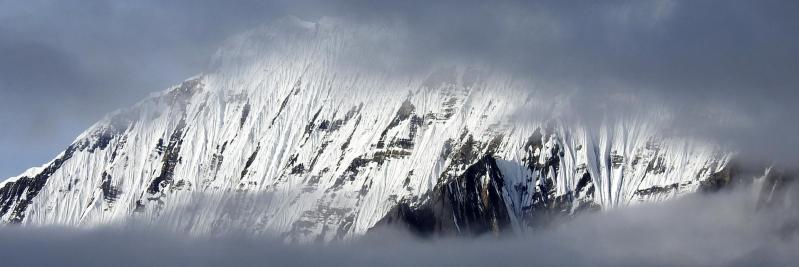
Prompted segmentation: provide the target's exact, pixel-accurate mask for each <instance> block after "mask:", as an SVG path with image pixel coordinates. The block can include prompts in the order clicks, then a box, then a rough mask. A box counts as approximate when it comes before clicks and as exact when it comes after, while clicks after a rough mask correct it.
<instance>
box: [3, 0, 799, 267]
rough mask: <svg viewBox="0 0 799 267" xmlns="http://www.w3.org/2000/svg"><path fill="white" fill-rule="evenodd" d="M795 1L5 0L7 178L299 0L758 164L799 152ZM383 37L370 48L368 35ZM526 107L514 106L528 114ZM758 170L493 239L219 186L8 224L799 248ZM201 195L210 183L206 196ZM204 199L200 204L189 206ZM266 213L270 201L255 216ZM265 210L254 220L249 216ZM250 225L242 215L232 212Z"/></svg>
mask: <svg viewBox="0 0 799 267" xmlns="http://www.w3.org/2000/svg"><path fill="white" fill-rule="evenodd" d="M797 13H799V2H796V1H669V0H661V1H606V2H596V3H585V2H583V1H575V2H570V1H558V2H554V1H552V2H531V1H491V2H485V1H436V2H430V1H414V0H411V1H397V2H394V3H386V2H369V3H366V2H363V1H321V0H320V1H268V2H264V1H249V0H244V1H236V2H235V3H230V2H229V1H213V0H200V1H189V0H185V1H184V0H179V1H170V2H169V3H163V2H160V1H149V0H145V1H135V2H118V1H100V0H88V1H52V0H34V1H10V0H0V147H2V148H3V149H0V179H4V178H5V177H10V176H13V175H17V174H19V173H20V172H22V171H23V170H24V169H26V168H28V167H32V166H38V165H41V164H43V163H45V162H47V161H48V160H50V159H52V158H53V157H54V156H55V155H56V154H58V153H59V152H60V151H61V150H62V149H63V148H64V147H66V146H67V145H68V144H69V143H70V141H72V139H73V138H74V137H75V136H77V135H78V134H79V133H80V132H81V131H83V130H84V129H86V128H87V127H88V126H90V125H91V124H92V123H93V122H95V121H97V120H99V119H100V118H102V116H103V115H104V114H106V113H108V112H111V111H113V110H116V109H119V108H122V107H125V106H129V105H131V104H133V103H135V102H137V101H138V100H140V99H142V98H144V97H145V96H146V95H147V94H148V93H150V92H154V91H159V90H163V89H165V88H167V87H168V86H170V85H173V84H177V83H179V82H180V81H182V80H184V79H185V78H187V77H190V76H192V75H195V74H197V73H201V72H205V71H209V70H211V69H212V68H211V65H212V64H211V61H212V60H211V56H212V55H213V54H214V52H215V51H216V50H217V49H218V48H219V47H221V46H222V45H223V44H224V43H225V40H227V39H228V38H230V37H231V36H234V35H236V34H237V33H241V32H244V31H247V30H250V29H253V28H255V27H259V26H262V25H270V24H272V23H274V22H275V21H277V20H280V19H282V18H286V17H287V16H296V17H298V18H300V19H303V20H307V21H311V22H317V21H320V20H322V19H324V18H338V19H342V20H344V21H347V23H350V24H351V25H366V26H374V25H382V26H385V27H389V28H391V29H392V30H393V31H395V32H396V33H397V35H395V36H393V38H392V39H391V45H390V46H383V44H385V42H380V40H378V41H377V42H375V43H371V44H369V43H364V47H359V48H358V51H359V52H364V53H363V54H360V55H359V56H360V57H362V58H378V59H381V58H390V59H392V60H391V61H390V62H391V64H392V65H391V66H380V64H382V63H384V62H368V63H367V64H366V65H365V66H368V67H370V68H375V67H376V68H378V69H379V68H381V67H384V68H385V69H390V70H391V71H393V72H395V73H396V75H417V73H414V71H417V70H421V69H428V68H429V67H430V66H436V65H446V64H474V65H481V66H486V68H487V69H490V70H491V71H494V72H497V73H502V74H506V75H509V76H513V77H518V78H519V79H523V80H526V81H530V82H531V84H532V85H534V86H532V87H534V88H535V89H536V90H542V91H543V92H544V93H546V94H562V95H569V96H570V97H569V98H568V101H567V102H564V103H563V104H562V106H561V107H559V110H565V111H567V112H566V113H564V114H559V115H560V116H563V117H562V119H569V120H574V121H578V122H586V123H592V122H593V123H596V122H601V121H602V120H603V119H605V118H614V117H619V116H623V115H625V114H638V113H640V112H642V111H646V110H650V109H652V108H653V107H656V108H662V109H665V110H668V111H669V112H670V113H672V115H673V116H672V120H670V121H669V123H670V125H668V126H667V127H666V128H671V129H676V131H677V132H678V133H677V134H680V135H686V136H688V137H696V138H703V139H707V140H711V141H712V142H716V143H719V144H720V145H722V146H723V147H725V148H727V149H729V150H732V151H736V152H738V153H737V160H738V161H739V162H744V163H752V164H754V165H758V166H760V165H759V164H763V165H772V164H773V165H777V166H779V167H780V168H785V169H796V168H799V166H797V163H799V154H797V153H796V151H797V149H799V134H797V132H799V126H798V125H799V124H797V123H796V121H797V120H796V118H795V114H799V106H797V105H796V104H795V102H796V101H797V100H799V89H797V84H799V75H796V74H797V73H799V35H797V34H795V31H796V29H797V28H799V16H796V14H797ZM364 48H367V49H364ZM530 118H531V115H530V114H529V112H528V111H526V110H520V111H519V112H518V115H517V116H515V117H514V118H513V119H515V120H522V121H523V120H529V119H530ZM751 190H752V189H751V188H738V189H736V190H733V191H730V192H722V193H719V194H711V195H692V196H688V197H686V198H683V199H679V200H675V201H669V202H665V203H658V204H646V205H639V206H634V207H630V208H625V209H618V210H610V211H605V212H600V213H594V214H583V215H580V216H579V217H577V218H568V219H565V220H563V221H562V222H559V223H556V224H554V225H553V226H552V227H551V228H546V229H537V230H534V231H532V230H531V231H525V232H523V233H516V234H513V235H502V236H499V237H496V236H484V237H480V238H477V239H459V238H436V239H432V240H421V239H416V238H414V237H413V235H412V234H410V233H405V232H403V231H402V230H400V229H381V230H379V231H378V232H373V233H370V234H368V235H367V236H365V237H362V238H358V239H355V240H349V241H339V242H333V243H331V244H286V243H285V242H283V241H284V240H282V239H281V237H279V236H272V235H270V234H269V233H259V234H258V235H252V234H251V233H250V232H248V231H246V230H247V229H236V228H225V229H223V230H224V231H217V232H215V234H212V235H198V234H196V233H193V232H192V231H190V230H191V229H189V231H186V228H185V227H180V228H165V227H164V226H163V225H178V226H187V225H190V224H191V223H193V221H192V220H191V218H195V217H197V216H200V215H202V216H206V218H214V217H215V216H218V215H219V214H218V213H219V212H223V211H222V210H211V211H209V210H204V209H203V205H202V203H203V201H228V202H226V203H228V204H225V205H220V207H224V209H225V210H226V212H228V213H229V214H227V215H226V216H234V217H240V218H242V217H247V216H249V215H250V214H252V213H257V212H258V211H259V210H261V209H266V208H268V205H267V204H264V203H268V201H269V198H268V196H259V197H258V198H257V199H256V200H254V201H250V202H248V203H251V204H252V203H258V205H249V206H244V207H242V206H240V205H237V204H236V203H238V201H233V200H219V199H216V200H203V201H197V202H194V203H195V204H194V205H192V206H185V207H179V208H178V209H177V210H171V211H168V212H173V213H176V214H179V215H180V216H178V215H175V216H165V217H164V218H179V219H180V220H184V221H182V222H180V223H177V224H168V223H159V222H158V221H155V222H142V221H137V220H135V219H134V220H131V221H130V222H126V223H121V224H114V225H109V226H104V227H101V228H94V229H83V228H61V227H13V226H12V227H9V226H3V227H0V240H2V242H0V262H3V264H4V265H11V266H18V265H26V266H28V265H34V266H42V265H44V266H47V265H59V266H63V265H83V266H92V265H114V266H141V265H165V266H166V265H197V266H219V265H276V266H284V265H312V264H313V265H321V264H326V265H334V266H335V265H355V266H374V265H383V266H408V265H444V266H478V265H482V266H485V265H512V266H520V265H521V266H529V265H567V266H642V265H646V266H675V265H676V266H753V265H755V266H786V265H791V264H795V262H799V255H797V254H796V253H795V252H796V251H798V250H799V242H797V228H799V226H797V225H799V214H797V210H799V209H797V208H796V203H797V202H796V199H795V196H797V195H799V194H796V186H794V187H793V188H792V189H790V190H792V191H790V192H793V193H792V194H789V195H792V197H793V199H788V200H786V201H785V203H783V204H782V205H778V206H777V207H771V208H758V207H757V205H756V204H755V203H756V201H754V200H753V197H752V192H751ZM200 198H202V197H200ZM193 216H194V217H193ZM252 219H253V220H256V219H257V218H255V217H253V218H252ZM253 223H255V221H253ZM222 226H229V227H235V225H232V224H231V225H225V224H222Z"/></svg>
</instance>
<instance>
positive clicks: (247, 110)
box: [239, 102, 251, 129]
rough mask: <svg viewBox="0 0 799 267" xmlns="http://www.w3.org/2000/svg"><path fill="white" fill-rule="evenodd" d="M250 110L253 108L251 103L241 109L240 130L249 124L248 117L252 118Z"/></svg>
mask: <svg viewBox="0 0 799 267" xmlns="http://www.w3.org/2000/svg"><path fill="white" fill-rule="evenodd" d="M250 108H251V107H250V103H249V102H248V103H247V104H245V105H244V107H243V108H242V109H241V119H239V129H241V128H242V127H244V123H245V122H247V117H249V116H250Z"/></svg>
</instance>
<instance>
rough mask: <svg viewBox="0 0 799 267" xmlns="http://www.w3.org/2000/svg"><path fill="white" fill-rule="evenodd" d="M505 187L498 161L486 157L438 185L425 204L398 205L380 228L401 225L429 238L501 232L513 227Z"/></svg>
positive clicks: (380, 222) (378, 224) (383, 220)
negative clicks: (504, 195) (432, 236)
mask: <svg viewBox="0 0 799 267" xmlns="http://www.w3.org/2000/svg"><path fill="white" fill-rule="evenodd" d="M484 181H486V182H484ZM503 184H504V179H503V177H502V174H501V173H500V172H499V168H498V167H497V165H496V161H495V160H494V158H493V157H492V156H484V157H483V158H482V159H480V160H479V161H478V162H476V163H474V164H473V165H471V166H469V167H468V168H467V169H466V171H464V172H463V174H462V175H459V176H457V177H452V179H449V180H448V181H447V182H445V183H442V184H439V185H438V186H436V188H435V189H434V190H433V191H432V192H430V193H428V194H427V195H426V196H425V201H424V202H423V204H421V205H418V206H411V205H409V204H407V203H400V204H398V205H397V206H396V207H394V208H393V209H392V210H391V211H389V212H388V214H387V215H386V216H385V217H383V218H382V219H381V220H380V221H379V222H378V223H377V224H376V228H380V227H383V226H386V225H398V226H400V227H404V228H407V229H409V230H411V231H412V232H414V233H416V234H418V235H420V236H425V237H427V236H431V235H480V234H485V233H499V232H500V231H502V230H504V229H506V228H507V227H508V226H510V215H509V214H508V209H507V206H506V204H505V200H504V198H503V194H504V193H503V192H504V191H503V190H504V189H503Z"/></svg>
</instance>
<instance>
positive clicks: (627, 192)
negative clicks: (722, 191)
mask: <svg viewBox="0 0 799 267" xmlns="http://www.w3.org/2000/svg"><path fill="white" fill-rule="evenodd" d="M388 30H389V29H386V28H381V27H350V26H349V25H348V24H346V23H343V22H340V21H335V20H327V19H326V20H322V21H321V22H319V23H309V22H303V21H299V20H297V19H286V20H284V21H282V22H280V23H277V24H276V25H273V26H269V27H262V28H259V29H255V30H252V31H250V32H246V33H243V34H241V35H239V36H236V37H234V38H232V39H231V40H230V41H229V42H228V43H227V44H226V45H225V46H224V47H223V48H221V49H220V50H219V52H218V53H217V54H216V55H215V57H214V61H213V64H212V66H211V69H210V71H208V72H207V73H204V74H201V75H199V76H197V77H194V78H191V79H188V80H186V81H185V82H183V83H181V84H180V85H178V86H175V87H173V88H170V89H168V90H166V91H163V92H161V93H157V94H153V95H152V96H150V97H149V98H147V99H145V100H143V101H142V102H140V103H138V104H137V105H135V106H133V107H131V108H128V109H124V110H120V111H117V112H115V113H113V114H111V115H109V116H107V117H106V118H105V119H103V120H102V121H100V122H98V123H97V124H95V125H94V126H92V127H91V128H89V129H88V130H86V131H85V132H84V133H83V134H81V135H80V136H79V137H78V138H77V139H76V140H75V141H74V142H73V143H72V144H71V145H69V146H68V147H67V148H66V149H65V150H64V152H62V153H61V154H60V155H58V156H57V157H56V158H55V159H54V160H52V161H51V162H49V163H47V164H45V165H43V166H42V167H39V168H33V169H31V170H29V171H27V172H25V173H24V174H22V175H19V176H17V177H12V178H10V179H8V180H6V181H5V182H3V183H2V184H0V219H1V220H2V221H3V222H7V223H18V224H30V225H51V224H56V225H79V226H94V225H103V224H110V223H115V222H119V221H125V220H129V219H134V218H136V219H141V220H145V221H158V222H159V223H166V224H169V225H171V227H174V228H176V229H182V230H186V231H190V232H194V233H215V232H218V231H224V230H225V229H227V228H228V227H231V226H236V227H238V228H243V229H246V230H248V231H252V232H255V233H277V234H279V235H282V236H283V237H284V238H285V239H286V240H290V241H311V240H323V241H327V240H333V239H346V238H352V237H355V236H359V235H362V234H364V233H366V232H367V231H369V229H372V228H373V227H375V226H376V225H383V224H399V225H404V226H405V227H408V228H410V229H411V230H413V231H415V232H418V233H421V234H438V233H441V234H446V233H454V234H483V233H488V232H499V231H502V230H515V231H523V230H524V229H526V228H527V227H528V226H535V225H539V224H542V223H545V222H546V220H548V218H550V217H551V216H553V215H571V214H575V213H579V212H581V211H590V210H601V209H608V208H614V207H620V206H627V205H633V204H636V203H641V202H653V201H662V200H665V199H670V198H674V197H677V196H680V195H683V194H689V193H692V192H697V191H699V190H703V189H712V188H715V187H718V186H719V185H722V184H724V183H726V182H727V181H729V179H730V176H731V168H730V165H731V164H729V162H730V158H731V156H732V153H731V152H730V151H726V150H724V149H721V148H719V147H718V146H716V145H714V144H712V143H707V142H702V141H699V140H694V139H691V138H677V137H673V136H666V135H663V134H661V133H663V132H664V130H665V129H663V128H662V127H663V126H662V125H663V124H660V123H657V122H658V121H660V120H662V119H667V118H668V115H667V114H663V113H662V112H660V111H657V110H656V109H654V108H653V110H652V112H649V113H646V114H627V115H625V116H623V117H620V118H604V119H602V120H601V121H597V122H592V123H580V122H574V121H571V120H562V119H560V118H559V117H558V116H557V114H558V111H559V110H560V109H562V108H563V107H562V106H561V103H562V102H563V100H564V98H566V97H568V96H564V95H559V94H552V93H546V92H545V91H542V90H538V89H536V87H535V86H531V85H530V83H528V82H525V81H524V80H521V79H515V78H513V77H509V76H505V75H501V74H498V73H497V72H493V71H491V70H489V69H488V68H481V67H479V66H476V65H470V64H456V65H444V66H435V67H431V68H429V69H412V70H408V69H405V68H398V69H391V68H384V67H382V66H386V65H387V66H391V65H392V64H394V63H395V61H397V62H398V61H401V59H398V58H395V56H393V55H394V52H396V51H394V52H391V51H388V52H386V53H387V56H386V57H385V58H380V57H379V56H380V55H381V53H379V52H380V50H379V49H378V48H380V47H381V44H385V45H386V47H385V48H386V49H387V50H390V49H391V38H389V37H387V36H395V34H386V32H385V31H388ZM362 42H369V43H370V44H372V45H369V46H362V45H361V44H362ZM375 49H377V50H378V51H373V50H375ZM375 57H377V58H375ZM372 62H382V63H386V64H385V65H372V64H371V63H372ZM398 64H399V63H398ZM254 196H264V197H254ZM198 203H201V204H198ZM187 208H188V209H190V212H187V211H186V210H187Z"/></svg>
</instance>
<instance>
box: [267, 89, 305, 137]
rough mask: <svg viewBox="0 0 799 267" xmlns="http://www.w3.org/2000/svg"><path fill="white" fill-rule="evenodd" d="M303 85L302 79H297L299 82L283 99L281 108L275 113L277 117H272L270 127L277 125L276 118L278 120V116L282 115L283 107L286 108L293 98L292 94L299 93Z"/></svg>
mask: <svg viewBox="0 0 799 267" xmlns="http://www.w3.org/2000/svg"><path fill="white" fill-rule="evenodd" d="M301 86H302V80H297V82H296V83H295V84H294V87H292V89H291V91H290V92H289V94H288V95H286V98H284V99H283V103H281V104H280V109H278V110H277V114H275V117H273V118H272V122H270V123H269V127H272V126H274V125H275V120H277V118H279V117H280V114H281V113H283V109H285V108H286V105H288V103H289V99H291V96H292V95H297V94H299V93H300V87H301Z"/></svg>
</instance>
